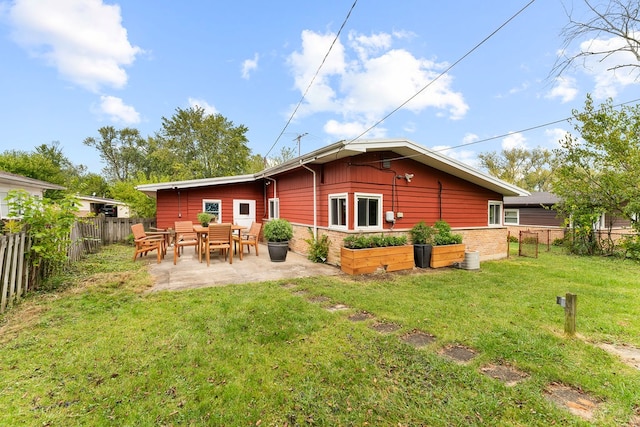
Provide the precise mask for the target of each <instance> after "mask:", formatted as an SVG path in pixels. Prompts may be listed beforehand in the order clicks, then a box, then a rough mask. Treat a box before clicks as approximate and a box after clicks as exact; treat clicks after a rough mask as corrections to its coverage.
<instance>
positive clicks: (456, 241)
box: [431, 220, 465, 268]
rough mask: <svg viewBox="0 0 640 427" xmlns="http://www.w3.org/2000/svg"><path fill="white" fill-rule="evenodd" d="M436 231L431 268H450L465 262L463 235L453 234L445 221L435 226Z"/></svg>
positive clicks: (440, 221) (438, 222)
mask: <svg viewBox="0 0 640 427" xmlns="http://www.w3.org/2000/svg"><path fill="white" fill-rule="evenodd" d="M433 228H434V229H435V230H436V233H435V235H434V236H433V248H432V249H431V268H438V267H448V266H451V265H454V264H456V263H459V262H462V261H463V260H464V252H465V246H464V245H463V244H462V235H461V234H454V233H452V232H451V226H450V225H449V224H448V223H447V222H446V221H443V220H439V221H436V223H435V224H434V225H433Z"/></svg>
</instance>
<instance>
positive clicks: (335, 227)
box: [329, 193, 349, 230]
mask: <svg viewBox="0 0 640 427" xmlns="http://www.w3.org/2000/svg"><path fill="white" fill-rule="evenodd" d="M333 200H344V209H345V213H344V222H345V223H344V224H334V218H333V209H332V206H331V204H332V201H333ZM329 228H330V229H331V230H348V229H349V194H348V193H337V194H329Z"/></svg>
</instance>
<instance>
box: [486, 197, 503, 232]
mask: <svg viewBox="0 0 640 427" xmlns="http://www.w3.org/2000/svg"><path fill="white" fill-rule="evenodd" d="M492 225H493V226H497V225H502V202H499V201H495V200H490V201H489V226H492Z"/></svg>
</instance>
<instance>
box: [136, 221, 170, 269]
mask: <svg viewBox="0 0 640 427" xmlns="http://www.w3.org/2000/svg"><path fill="white" fill-rule="evenodd" d="M131 232H132V233H133V242H134V244H135V245H136V251H135V252H134V254H133V260H134V261H135V260H136V258H137V257H138V255H140V257H142V255H143V254H147V253H149V252H151V251H156V252H157V257H158V264H160V261H162V258H164V255H165V253H166V246H165V240H164V236H152V235H147V233H146V232H145V231H144V225H142V224H134V225H132V226H131Z"/></svg>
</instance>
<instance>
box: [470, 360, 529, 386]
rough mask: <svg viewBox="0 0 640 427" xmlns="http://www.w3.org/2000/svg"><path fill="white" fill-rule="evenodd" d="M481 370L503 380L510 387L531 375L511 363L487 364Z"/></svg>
mask: <svg viewBox="0 0 640 427" xmlns="http://www.w3.org/2000/svg"><path fill="white" fill-rule="evenodd" d="M480 371H482V373H483V374H485V375H487V376H489V377H491V378H495V379H497V380H500V381H502V382H503V383H505V384H506V385H507V386H509V387H512V386H514V385H516V384H518V383H519V382H520V381H522V380H524V379H526V378H528V377H529V375H528V374H527V373H525V372H522V371H520V370H518V369H516V368H514V367H513V366H509V365H487V366H484V367H482V368H480Z"/></svg>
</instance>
